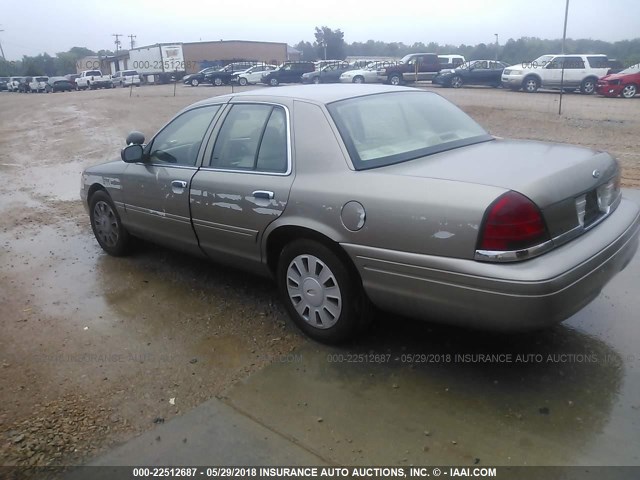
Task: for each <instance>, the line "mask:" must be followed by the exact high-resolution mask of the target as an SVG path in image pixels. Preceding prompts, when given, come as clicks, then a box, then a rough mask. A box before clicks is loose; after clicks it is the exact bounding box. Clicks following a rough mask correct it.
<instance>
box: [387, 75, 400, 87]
mask: <svg viewBox="0 0 640 480" xmlns="http://www.w3.org/2000/svg"><path fill="white" fill-rule="evenodd" d="M389 83H390V84H391V85H401V84H402V78H400V75H398V74H397V73H394V74H393V75H391V76H390V77H389Z"/></svg>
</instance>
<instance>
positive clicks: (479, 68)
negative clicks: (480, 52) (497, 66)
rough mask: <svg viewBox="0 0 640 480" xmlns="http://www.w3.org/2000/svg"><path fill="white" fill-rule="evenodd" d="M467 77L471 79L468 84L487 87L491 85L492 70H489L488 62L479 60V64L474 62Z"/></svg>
mask: <svg viewBox="0 0 640 480" xmlns="http://www.w3.org/2000/svg"><path fill="white" fill-rule="evenodd" d="M467 75H468V78H469V81H468V83H471V84H474V85H485V84H487V83H490V79H491V70H489V64H488V62H487V61H486V60H478V61H477V62H474V63H473V64H472V65H471V68H470V69H469V72H468V73H467Z"/></svg>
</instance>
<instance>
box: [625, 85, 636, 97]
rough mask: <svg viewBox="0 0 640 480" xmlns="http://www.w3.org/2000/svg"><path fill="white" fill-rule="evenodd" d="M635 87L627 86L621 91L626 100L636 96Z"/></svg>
mask: <svg viewBox="0 0 640 480" xmlns="http://www.w3.org/2000/svg"><path fill="white" fill-rule="evenodd" d="M636 92H637V89H636V86H635V85H627V86H626V87H624V88H623V89H622V95H623V96H624V97H626V98H631V97H635V96H636Z"/></svg>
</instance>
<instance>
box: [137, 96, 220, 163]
mask: <svg viewBox="0 0 640 480" xmlns="http://www.w3.org/2000/svg"><path fill="white" fill-rule="evenodd" d="M219 109H220V106H219V105H210V106H206V107H200V108H194V109H193V110H189V111H187V112H185V113H183V114H182V115H180V116H179V117H177V118H176V119H174V120H173V121H172V122H171V123H169V124H168V125H167V126H166V127H165V128H164V129H163V130H162V131H161V132H160V133H158V135H156V137H155V138H154V139H153V143H152V144H151V147H150V150H149V161H150V163H161V164H174V165H182V166H193V165H195V164H196V160H197V157H198V151H199V149H200V145H201V144H202V139H203V137H204V135H205V133H206V131H207V128H208V127H209V125H210V124H211V121H212V120H213V117H215V115H216V113H217V112H218V110H219Z"/></svg>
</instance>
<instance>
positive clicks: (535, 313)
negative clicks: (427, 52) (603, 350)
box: [81, 85, 640, 342]
mask: <svg viewBox="0 0 640 480" xmlns="http://www.w3.org/2000/svg"><path fill="white" fill-rule="evenodd" d="M142 113H143V112H141V114H142ZM212 125H216V128H211V126H212ZM293 132H295V135H294V134H293ZM126 142H127V145H128V146H127V147H125V148H124V149H123V150H122V152H121V160H116V161H113V162H109V163H106V164H102V165H98V166H95V167H91V168H88V169H86V170H85V171H84V172H83V174H82V182H81V185H82V187H81V198H82V201H83V203H84V205H85V207H86V208H87V210H88V213H89V218H90V223H91V226H92V229H93V232H94V234H95V237H96V239H97V241H98V243H99V244H100V246H101V247H102V248H103V249H104V250H105V251H106V252H107V253H109V254H112V255H123V254H125V253H126V251H127V248H128V247H129V245H130V240H131V237H132V236H135V237H141V238H144V239H148V240H151V241H154V242H157V243H160V244H164V245H167V246H170V247H173V248H179V249H181V250H184V251H185V252H191V253H193V254H195V255H199V256H200V257H203V258H208V259H211V260H215V261H220V262H226V263H228V264H231V265H233V266H235V267H240V268H245V269H246V270H248V271H250V272H254V273H260V274H264V275H266V276H272V277H274V278H275V279H276V281H277V283H278V287H279V289H280V293H281V295H282V300H283V302H284V305H285V307H286V309H287V311H288V313H289V315H290V316H291V317H292V319H293V321H294V322H295V323H296V324H297V325H298V326H299V327H300V328H301V329H302V330H303V331H304V332H306V333H307V334H308V335H309V336H311V337H313V338H315V339H316V340H319V341H324V342H339V341H342V340H345V339H347V338H350V337H352V336H353V335H355V334H356V333H357V332H358V331H359V329H360V328H361V327H362V326H363V325H364V324H365V323H366V322H367V320H368V319H369V318H370V315H368V313H369V310H368V308H367V305H369V302H372V303H373V305H375V306H377V307H379V308H382V309H386V310H390V311H393V312H396V313H401V314H404V315H411V316H416V317H419V318H426V319H433V320H438V321H442V322H447V323H452V324H461V325H471V326H473V327H477V328H484V329H494V330H526V329H538V328H542V327H545V326H549V325H553V324H555V323H557V322H560V321H562V320H564V319H566V318H567V317H569V316H570V315H572V314H573V313H575V312H577V311H578V310H580V309H581V308H583V307H584V306H585V305H586V304H588V303H589V302H590V301H591V300H593V299H594V298H595V297H597V296H598V294H599V292H600V291H601V289H602V288H603V287H604V285H605V284H606V283H607V282H608V281H609V280H610V279H611V278H612V277H613V276H615V275H616V274H617V273H618V272H619V271H620V270H622V269H623V268H624V267H625V266H626V265H627V264H628V263H629V261H630V260H631V258H632V257H633V255H634V254H635V252H636V250H637V248H638V241H639V236H640V233H639V232H640V207H639V206H638V205H636V204H635V203H633V202H630V201H628V200H626V199H624V198H622V195H621V192H620V189H619V184H620V167H619V165H618V163H617V161H616V160H615V159H614V158H613V157H611V156H610V155H609V154H607V153H605V152H602V151H597V150H592V149H588V148H581V147H575V146H571V145H566V144H552V143H544V142H537V141H524V140H522V141H518V140H505V139H498V138H494V137H492V136H491V135H489V134H488V133H487V132H486V131H485V130H484V129H483V128H482V127H481V126H480V125H478V124H477V123H476V122H475V121H473V120H472V119H471V118H470V117H469V116H467V115H466V114H465V113H464V112H462V111H461V110H460V109H458V108H457V107H456V106H455V105H453V104H452V103H450V102H449V101H447V100H445V99H444V98H442V97H441V96H439V95H437V94H435V93H433V92H427V91H423V90H419V89H412V88H407V87H389V86H383V85H359V86H353V85H317V86H316V87H314V88H309V87H306V86H293V87H286V88H283V89H279V90H278V91H277V93H274V94H270V93H268V92H265V91H264V90H262V89H259V90H252V91H247V92H242V93H235V94H232V95H224V96H216V97H212V98H209V99H207V100H203V101H200V102H198V103H196V104H194V105H192V106H191V107H187V108H186V109H184V110H183V111H181V112H180V113H179V114H178V115H177V116H176V117H174V118H173V119H172V120H171V121H170V122H169V123H168V124H167V125H166V126H165V127H163V128H162V129H161V130H160V131H159V132H158V133H157V134H156V135H155V136H154V137H153V138H152V139H151V140H150V141H149V142H148V143H146V144H145V143H144V142H145V140H144V135H142V134H141V133H139V132H132V133H131V134H130V135H129V137H128V138H127V141H126ZM159 301H163V300H162V298H160V299H159Z"/></svg>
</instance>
